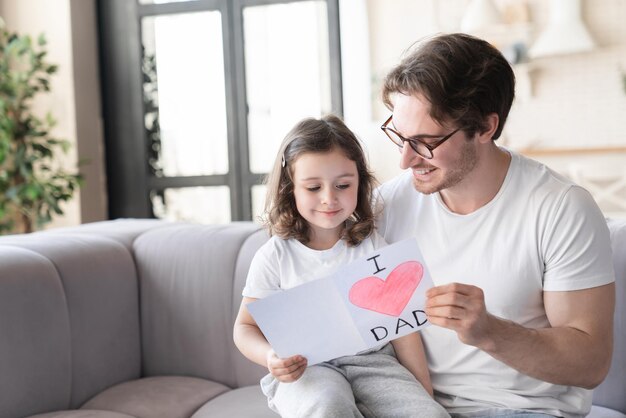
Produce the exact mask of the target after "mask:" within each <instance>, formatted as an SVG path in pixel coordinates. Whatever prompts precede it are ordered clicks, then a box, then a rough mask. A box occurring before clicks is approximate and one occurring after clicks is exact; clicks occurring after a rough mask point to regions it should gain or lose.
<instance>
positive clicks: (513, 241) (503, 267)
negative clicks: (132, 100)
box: [378, 152, 614, 417]
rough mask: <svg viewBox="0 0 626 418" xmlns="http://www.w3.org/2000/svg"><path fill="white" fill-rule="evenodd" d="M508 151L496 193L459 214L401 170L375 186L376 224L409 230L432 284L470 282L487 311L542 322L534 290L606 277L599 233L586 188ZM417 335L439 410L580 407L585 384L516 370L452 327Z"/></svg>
mask: <svg viewBox="0 0 626 418" xmlns="http://www.w3.org/2000/svg"><path fill="white" fill-rule="evenodd" d="M510 154H511V157H512V158H511V164H510V167H509V170H508V173H507V175H506V178H505V180H504V183H503V184H502V186H501V188H500V191H499V192H498V194H497V195H496V196H495V197H494V198H493V199H492V200H491V201H490V202H489V203H488V204H486V205H485V206H483V207H482V208H480V209H478V210H477V211H475V212H473V213H471V214H468V215H459V214H455V213H453V212H451V211H450V210H449V209H448V208H447V207H446V205H445V204H444V203H443V201H442V200H441V197H440V195H439V193H435V194H431V195H424V194H421V193H419V192H417V191H416V190H415V188H414V186H413V180H412V179H413V177H412V173H411V172H410V171H407V172H406V173H403V174H402V175H400V176H399V177H397V178H395V179H393V180H391V181H390V182H388V183H385V184H384V185H383V186H381V188H380V196H381V197H382V201H383V202H382V203H383V204H384V211H383V214H382V216H381V219H380V222H379V225H378V229H379V232H380V233H381V234H382V235H383V237H384V239H385V240H386V241H387V242H388V243H390V244H391V243H394V242H397V241H400V240H402V239H406V238H409V237H416V238H417V240H418V243H419V246H420V249H421V252H422V254H423V256H424V259H425V261H426V265H427V267H428V269H429V271H430V274H431V276H432V278H433V281H434V283H435V285H442V284H445V283H450V282H459V283H467V284H471V285H475V286H478V287H480V288H481V289H482V290H483V291H484V294H485V303H486V307H487V310H488V311H489V312H490V313H491V314H493V315H496V316H498V317H501V318H505V319H509V320H512V321H514V322H517V323H518V324H521V325H523V326H524V327H528V328H546V327H549V326H550V324H549V322H548V319H547V317H546V312H545V309H544V305H543V292H546V291H569V290H578V289H587V288H591V287H595V286H601V285H605V284H608V283H611V282H613V281H614V272H613V263H612V259H611V247H610V240H609V231H608V228H607V225H606V221H605V219H604V217H603V215H602V213H601V212H600V210H599V209H598V206H597V205H596V204H595V202H594V201H593V198H592V197H591V195H590V194H589V193H588V192H587V191H586V190H584V189H583V188H581V187H579V186H577V185H575V184H573V183H572V182H571V181H569V180H567V179H565V178H564V177H562V176H560V175H558V174H556V173H555V172H553V171H552V170H550V169H549V168H547V167H546V166H544V165H542V164H540V163H538V162H536V161H533V160H530V159H527V158H525V157H522V156H520V155H518V154H516V153H514V152H510ZM422 339H423V341H424V345H425V347H426V352H427V357H428V361H429V367H430V371H431V377H432V383H433V387H434V389H435V391H436V394H437V396H436V398H437V400H438V401H439V402H440V403H442V404H443V405H444V406H445V407H446V408H447V409H448V411H449V412H457V413H464V412H471V411H477V410H481V409H488V408H497V407H506V408H513V409H530V410H535V411H537V412H544V413H547V414H553V415H558V416H564V417H578V416H584V415H585V414H586V413H587V412H588V411H589V409H590V405H591V391H588V390H585V389H582V388H577V387H568V386H560V385H554V384H550V383H546V382H542V381H540V380H537V379H534V378H532V377H529V376H526V375H524V374H522V373H519V372H518V371H516V370H514V369H512V368H511V367H509V366H507V365H505V364H504V363H501V362H500V361H498V360H496V359H494V358H493V357H491V356H489V355H488V354H486V353H485V352H483V351H481V350H479V349H477V348H475V347H472V346H469V345H465V344H463V343H462V342H460V341H459V339H458V337H457V335H456V333H455V332H453V331H450V330H447V329H444V328H441V327H436V326H431V327H428V328H426V329H424V330H423V331H422ZM528 355H529V356H532V355H533V353H528ZM538 406H540V407H539V408H538ZM537 408H538V409H537Z"/></svg>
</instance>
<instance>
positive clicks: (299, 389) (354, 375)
mask: <svg viewBox="0 0 626 418" xmlns="http://www.w3.org/2000/svg"><path fill="white" fill-rule="evenodd" d="M261 389H262V390H263V393H264V394H265V395H266V396H267V399H268V405H269V406H270V408H271V409H273V410H274V411H276V412H278V413H279V414H280V415H281V416H282V417H283V418H299V417H302V418H317V417H319V418H333V417H337V418H349V417H359V418H362V417H372V418H385V417H389V418H402V417H407V418H409V417H411V418H413V417H415V418H417V417H423V418H444V417H445V418H449V417H450V415H448V413H447V412H446V411H445V409H444V408H443V407H442V406H441V405H439V404H438V403H437V402H435V400H433V399H432V398H431V397H430V395H429V394H428V392H426V390H425V389H424V388H423V387H422V385H421V384H420V383H419V382H418V381H417V379H415V377H414V376H413V375H412V374H411V372H409V371H408V370H407V369H406V368H404V367H403V366H402V365H401V364H400V363H399V362H398V360H397V359H396V357H395V353H394V350H393V347H392V346H391V344H387V345H386V346H385V347H383V348H382V349H380V350H379V351H375V352H370V353H367V354H361V355H356V356H345V357H340V358H338V359H335V360H331V361H329V362H325V363H320V364H317V365H315V366H311V367H309V368H307V370H306V371H305V372H304V374H303V375H302V376H301V377H300V379H298V380H297V381H295V382H293V383H281V382H279V381H278V380H276V379H274V377H273V376H272V375H271V374H268V375H267V376H265V377H264V378H263V379H262V380H261Z"/></svg>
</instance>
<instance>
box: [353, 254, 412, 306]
mask: <svg viewBox="0 0 626 418" xmlns="http://www.w3.org/2000/svg"><path fill="white" fill-rule="evenodd" d="M423 275H424V268H423V267H422V265H421V264H420V263H418V262H417V261H407V262H405V263H402V264H400V265H398V266H397V267H396V268H395V269H393V271H392V272H391V273H390V274H389V276H387V280H383V279H380V278H378V277H374V276H371V277H366V278H365V279H361V280H359V281H358V282H356V283H355V284H353V285H352V288H351V289H350V293H349V295H348V298H349V299H350V302H352V304H353V305H356V306H358V307H360V308H363V309H367V310H369V311H374V312H378V313H382V314H385V315H391V316H400V314H401V313H402V311H403V310H404V308H405V307H406V304H407V303H409V300H411V296H413V292H414V291H415V289H416V288H417V286H418V285H419V284H420V281H421V280H422V276H423Z"/></svg>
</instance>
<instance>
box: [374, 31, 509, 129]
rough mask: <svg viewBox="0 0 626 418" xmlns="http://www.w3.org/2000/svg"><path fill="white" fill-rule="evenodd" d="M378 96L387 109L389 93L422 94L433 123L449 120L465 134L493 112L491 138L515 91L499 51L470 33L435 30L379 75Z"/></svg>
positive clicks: (503, 121)
mask: <svg viewBox="0 0 626 418" xmlns="http://www.w3.org/2000/svg"><path fill="white" fill-rule="evenodd" d="M382 93H383V101H384V103H385V105H387V107H388V108H389V109H392V110H393V101H392V100H393V95H394V94H396V93H401V94H404V95H409V96H410V95H415V94H421V95H423V96H424V97H425V98H426V99H427V100H428V101H429V102H430V104H431V111H430V116H431V117H432V118H433V119H435V120H436V121H437V122H438V123H440V124H444V123H453V124H455V125H456V126H458V127H461V128H462V129H463V130H464V131H465V132H466V133H467V134H468V136H470V137H471V136H473V135H474V134H475V133H477V132H484V131H485V130H486V129H487V127H486V125H485V120H486V117H487V116H488V115H489V114H491V113H496V114H497V115H498V117H499V124H498V128H497V129H496V131H495V133H494V135H493V137H492V139H497V138H499V137H500V134H501V133H502V128H503V127H504V123H505V122H506V118H507V116H508V115H509V110H510V109H511V105H512V103H513V97H514V96H515V75H514V74H513V70H512V69H511V66H510V65H509V63H508V62H507V60H506V59H505V58H504V57H503V56H502V54H501V53H500V51H498V50H497V49H496V48H495V47H493V46H492V45H491V44H489V43H488V42H486V41H484V40H482V39H478V38H476V37H474V36H470V35H466V34H462V33H454V34H446V35H439V36H436V37H434V38H430V39H427V40H426V41H425V42H421V43H419V44H417V45H416V47H414V48H411V49H409V51H408V53H407V55H406V56H405V57H404V58H403V59H402V61H401V62H400V64H399V65H397V66H396V67H395V68H394V69H393V70H391V72H390V73H389V74H388V75H387V77H386V78H385V83H384V86H383V92H382Z"/></svg>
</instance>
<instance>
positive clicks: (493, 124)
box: [478, 113, 500, 143]
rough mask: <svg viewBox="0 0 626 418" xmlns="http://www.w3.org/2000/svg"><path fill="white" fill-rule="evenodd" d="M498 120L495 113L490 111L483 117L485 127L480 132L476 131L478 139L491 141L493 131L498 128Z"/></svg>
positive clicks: (483, 141)
mask: <svg viewBox="0 0 626 418" xmlns="http://www.w3.org/2000/svg"><path fill="white" fill-rule="evenodd" d="M499 122H500V118H499V117H498V114H497V113H490V114H488V115H487V117H486V118H485V126H486V127H487V129H486V130H485V131H483V132H481V133H478V141H479V142H482V143H485V142H491V139H492V138H493V135H494V133H495V132H496V130H497V129H498V123H499Z"/></svg>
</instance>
